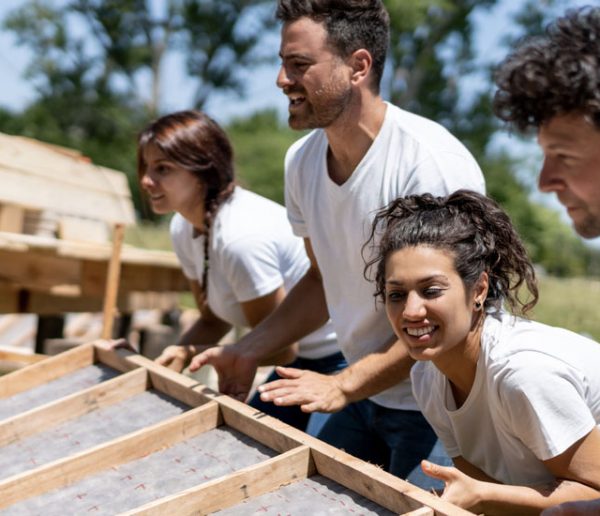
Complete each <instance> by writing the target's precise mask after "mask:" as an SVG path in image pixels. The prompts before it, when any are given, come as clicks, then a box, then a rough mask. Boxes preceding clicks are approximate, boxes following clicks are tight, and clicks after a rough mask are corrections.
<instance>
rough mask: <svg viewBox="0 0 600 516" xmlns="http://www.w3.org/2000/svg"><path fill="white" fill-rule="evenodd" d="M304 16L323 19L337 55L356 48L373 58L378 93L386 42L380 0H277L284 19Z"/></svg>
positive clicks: (386, 19)
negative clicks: (366, 51)
mask: <svg viewBox="0 0 600 516" xmlns="http://www.w3.org/2000/svg"><path fill="white" fill-rule="evenodd" d="M303 17H307V18H310V19H312V20H313V21H316V22H319V23H323V24H324V25H325V28H326V30H327V34H328V43H329V44H330V45H331V46H332V47H333V48H334V49H335V50H337V52H338V53H339V55H340V56H341V57H344V58H345V57H348V56H349V55H351V54H352V53H353V52H355V51H356V50H358V49H361V48H364V49H366V50H368V51H369V53H370V54H371V57H372V58H373V68H372V70H373V82H372V89H373V90H374V91H375V93H379V85H380V83H381V77H382V76H383V68H384V66H385V56H386V53H387V49H388V46H389V34H390V18H389V15H388V12H387V10H386V9H385V6H384V5H383V2H382V1H381V0H279V1H278V5H277V18H278V19H279V20H281V21H282V22H284V23H288V22H294V21H296V20H298V19H300V18H303Z"/></svg>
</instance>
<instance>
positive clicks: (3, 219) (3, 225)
mask: <svg viewBox="0 0 600 516" xmlns="http://www.w3.org/2000/svg"><path fill="white" fill-rule="evenodd" d="M24 217H25V210H24V209H23V208H22V207H21V206H15V205H14V204H2V205H0V231H8V232H10V233H21V231H23V220H24Z"/></svg>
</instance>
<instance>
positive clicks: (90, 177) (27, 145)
mask: <svg viewBox="0 0 600 516" xmlns="http://www.w3.org/2000/svg"><path fill="white" fill-rule="evenodd" d="M0 171H1V172H2V176H3V187H2V189H0V201H3V202H6V203H10V204H16V205H19V206H24V207H28V208H33V209H51V210H56V211H57V212H62V213H65V214H70V215H76V216H82V217H89V218H92V219H97V220H104V221H106V222H108V223H113V224H114V223H125V224H133V223H134V222H135V213H134V210H133V203H132V201H131V193H130V192H129V186H128V184H127V178H126V176H125V174H123V173H122V172H117V171H114V170H110V169H107V168H103V167H99V166H96V165H93V164H92V163H90V161H89V160H88V159H84V158H83V157H81V156H79V157H78V156H76V155H73V154H70V155H69V154H65V153H64V152H58V151H57V149H55V148H52V147H48V146H44V145H43V144H40V142H36V141H34V140H28V139H23V138H19V137H15V136H9V135H6V134H0Z"/></svg>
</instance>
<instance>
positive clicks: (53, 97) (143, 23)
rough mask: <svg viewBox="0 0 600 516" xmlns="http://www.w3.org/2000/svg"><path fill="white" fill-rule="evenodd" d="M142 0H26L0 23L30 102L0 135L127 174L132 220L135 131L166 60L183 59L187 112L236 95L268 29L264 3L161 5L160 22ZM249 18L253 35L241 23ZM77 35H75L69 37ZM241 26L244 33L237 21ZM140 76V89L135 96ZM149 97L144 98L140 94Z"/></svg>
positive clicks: (153, 98) (4, 120)
mask: <svg viewBox="0 0 600 516" xmlns="http://www.w3.org/2000/svg"><path fill="white" fill-rule="evenodd" d="M151 4H154V2H151V1H150V0H125V1H121V0H119V1H116V0H69V1H66V2H64V5H62V6H61V7H60V8H59V6H58V4H57V2H56V1H54V2H53V1H50V0H45V1H44V0H28V1H26V2H24V3H23V5H22V6H21V7H19V8H18V9H16V10H15V11H13V12H12V13H10V14H9V15H8V17H7V18H6V19H5V20H4V23H3V26H4V28H5V29H7V30H10V31H12V32H13V33H14V34H15V35H16V37H17V41H18V43H19V44H21V45H24V46H27V47H29V48H30V49H31V50H32V53H33V55H34V58H33V59H32V61H31V62H30V63H29V65H28V67H27V72H26V76H27V78H28V79H29V80H30V81H31V82H32V84H34V85H35V87H36V89H37V92H38V98H37V99H36V100H35V101H34V102H33V103H32V104H31V105H30V106H29V107H27V108H26V109H25V110H24V112H23V113H20V114H18V115H17V114H11V113H9V112H8V111H5V112H2V113H0V131H4V132H8V133H12V134H22V135H26V136H30V137H32V138H38V139H40V140H44V141H47V142H50V143H54V144H57V145H63V146H66V147H71V148H75V149H78V150H80V151H81V152H83V153H84V154H85V155H87V156H89V157H90V158H91V159H92V160H93V161H94V162H95V163H98V164H99V165H103V166H107V167H110V168H115V169H118V170H122V171H124V172H126V173H127V175H128V179H129V184H130V187H131V190H132V193H133V196H134V202H135V205H136V208H137V210H138V212H139V213H140V214H141V215H142V216H144V217H148V218H154V217H153V216H152V214H151V212H150V211H149V210H146V209H144V206H143V203H142V200H141V198H140V194H139V188H138V184H137V178H136V175H135V146H136V135H137V133H138V132H139V130H140V129H141V128H142V127H143V126H144V125H145V124H146V123H147V122H148V121H149V120H150V119H152V118H155V117H156V116H157V115H158V113H159V111H160V91H161V88H162V84H161V75H160V73H159V70H160V67H161V63H162V62H163V60H164V57H165V55H166V54H167V53H168V52H172V51H174V50H179V51H183V52H185V53H186V55H187V57H188V60H187V64H188V72H189V73H190V74H191V76H192V77H194V78H195V81H196V83H197V93H196V98H195V99H194V104H195V106H196V107H198V108H201V107H202V104H203V103H204V102H205V101H206V100H207V98H208V97H209V96H210V94H212V92H213V91H215V90H216V89H219V90H223V89H232V90H234V91H237V92H239V93H240V94H242V93H243V92H244V82H243V81H242V80H241V79H240V75H239V74H240V71H241V70H242V69H243V68H244V67H246V66H250V65H251V64H253V63H254V62H259V61H260V58H258V57H255V56H254V54H253V51H254V48H255V46H256V43H257V41H258V40H259V39H260V37H261V35H262V33H263V29H264V27H266V26H269V25H270V24H272V20H271V18H272V16H270V15H267V13H268V11H267V10H266V9H264V4H268V2H266V1H265V0H218V1H204V0H168V1H166V2H164V3H162V4H161V5H162V6H163V7H164V8H165V14H166V16H164V17H163V16H162V15H160V14H155V13H153V11H152V9H151ZM249 13H251V14H252V24H251V27H252V29H253V30H250V31H248V30H245V29H244V23H245V22H247V20H246V19H245V18H246V17H247V16H248V15H249ZM77 25H79V26H83V27H85V32H83V33H82V31H81V30H78V31H76V30H74V27H75V26H77ZM246 25H248V24H247V23H246ZM144 77H146V78H147V77H149V78H150V88H141V87H140V84H141V82H140V81H142V80H143V78H144ZM147 90H150V94H149V95H143V94H142V92H145V91H147Z"/></svg>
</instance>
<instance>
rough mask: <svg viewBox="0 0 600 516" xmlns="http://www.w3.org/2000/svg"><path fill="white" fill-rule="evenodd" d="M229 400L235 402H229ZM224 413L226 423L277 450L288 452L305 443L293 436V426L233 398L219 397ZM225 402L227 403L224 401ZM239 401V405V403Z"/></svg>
mask: <svg viewBox="0 0 600 516" xmlns="http://www.w3.org/2000/svg"><path fill="white" fill-rule="evenodd" d="M229 400H231V401H233V402H235V404H231V403H229ZM217 401H218V402H219V404H220V406H221V411H222V413H223V420H224V421H225V424H226V425H228V426H230V427H232V428H235V429H236V430H238V431H240V432H242V433H243V434H246V435H249V436H250V437H252V438H253V439H255V440H256V441H258V442H260V443H263V444H264V445H266V446H268V447H269V448H272V449H274V450H277V451H278V452H286V451H288V450H291V449H292V448H296V447H298V446H300V445H301V444H305V443H304V442H303V440H301V439H295V438H294V437H293V434H294V433H295V432H294V431H295V430H296V429H295V428H292V427H290V426H288V425H286V424H285V423H282V422H281V421H279V420H278V419H275V418H273V417H271V416H267V415H266V414H264V413H262V412H260V411H257V410H256V409H254V408H252V407H249V406H248V405H245V404H243V403H241V402H238V401H236V400H234V399H232V398H229V399H227V400H226V399H225V397H223V396H221V397H219V398H217ZM224 402H225V403H224ZM238 403H239V405H237V404H238Z"/></svg>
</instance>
